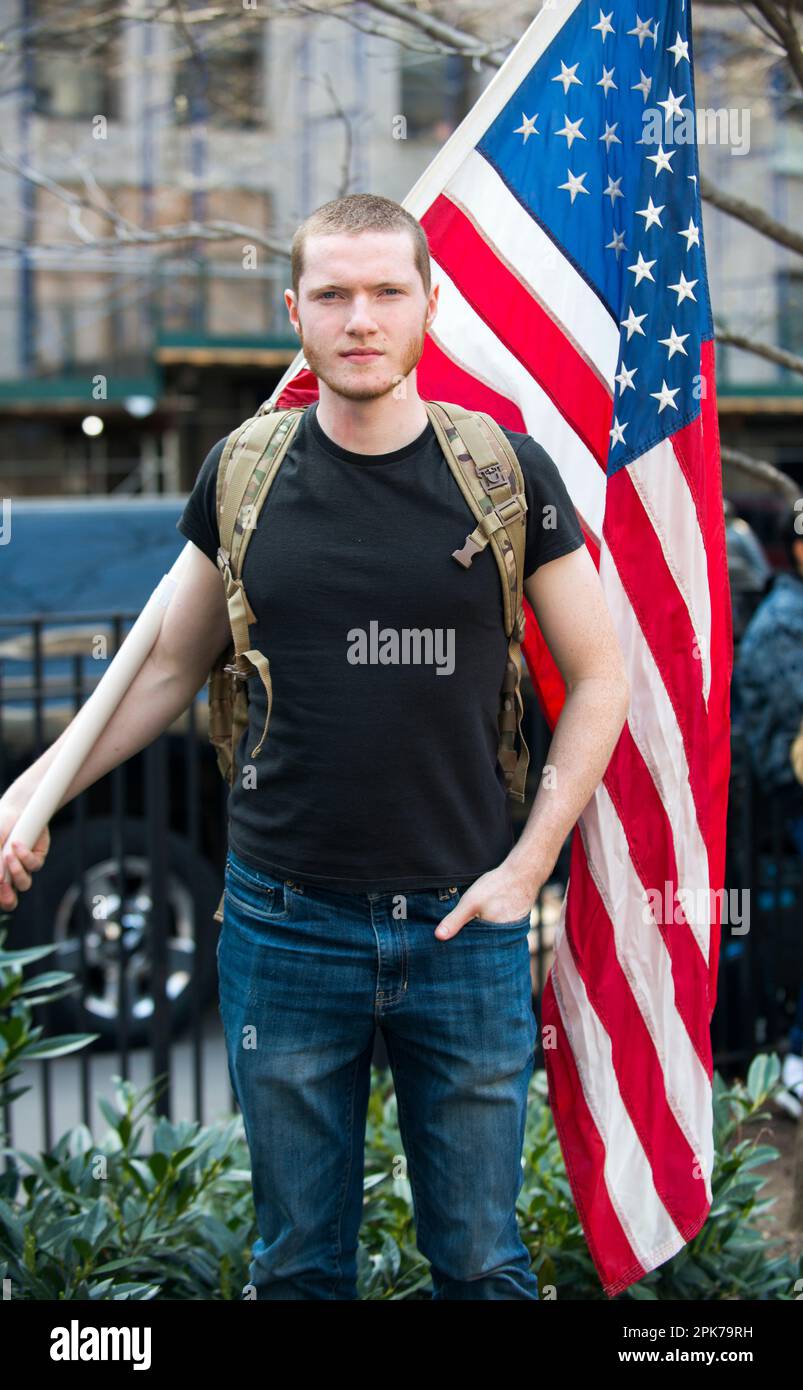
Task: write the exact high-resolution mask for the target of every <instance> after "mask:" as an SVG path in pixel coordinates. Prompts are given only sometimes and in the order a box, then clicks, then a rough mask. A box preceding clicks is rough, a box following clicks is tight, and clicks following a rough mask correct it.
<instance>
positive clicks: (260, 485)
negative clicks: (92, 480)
mask: <svg viewBox="0 0 803 1390" xmlns="http://www.w3.org/2000/svg"><path fill="white" fill-rule="evenodd" d="M302 413H303V412H302V411H301V410H293V411H282V412H263V413H258V414H257V415H255V416H253V417H252V418H251V419H250V420H247V421H246V422H245V425H244V426H243V427H242V428H241V429H239V430H237V431H235V432H234V437H233V438H231V439H230V441H227V444H226V446H225V447H224V451H223V455H222V456H221V460H220V467H219V469H218V476H217V508H218V530H219V535H220V546H219V548H218V553H217V563H218V568H219V569H220V572H221V574H222V576H223V582H224V585H225V590H226V602H227V604H228V610H229V623H230V626H231V631H232V638H233V643H234V654H235V660H234V662H233V663H232V664H230V665H228V666H226V667H224V670H226V671H228V672H229V673H230V674H231V675H232V676H233V677H234V678H235V679H240V680H248V679H249V677H250V676H251V675H252V674H253V671H254V670H256V672H257V673H258V675H259V677H260V679H261V681H262V684H263V685H264V687H265V693H266V696H267V709H266V713H265V722H264V725H263V728H262V734H261V736H260V738H259V742H258V743H257V744H256V745H255V747H254V748H252V749H251V753H250V755H249V756H250V757H252V758H254V757H256V755H257V754H258V753H259V751H260V749H261V747H262V745H263V743H264V742H265V738H266V736H267V732H268V724H269V722H270V715H271V709H272V706H273V683H272V681H271V676H270V663H269V661H268V658H267V657H266V656H265V655H264V654H263V653H262V652H260V651H258V650H257V649H256V648H255V647H252V646H251V645H250V642H251V638H250V634H249V631H248V628H249V625H250V624H251V623H254V622H256V615H255V614H254V612H253V610H252V608H251V605H250V604H249V602H248V599H247V597H246V593H245V589H244V587H243V582H242V577H241V576H242V566H243V560H244V558H245V552H246V550H247V548H248V542H249V540H250V539H251V534H252V532H253V530H254V527H255V524H256V523H255V518H256V516H257V515H258V513H259V507H260V498H261V496H263V495H264V492H266V491H267V486H269V483H270V481H272V478H273V474H274V473H275V472H276V469H277V468H278V467H279V464H280V463H281V461H282V459H283V457H284V455H285V453H286V452H287V449H288V448H289V446H290V443H291V441H292V438H293V435H294V434H295V430H296V428H297V426H298V423H299V421H300V419H301V414H302ZM229 443H231V448H230V449H229ZM227 449H228V450H229V452H228V456H227V453H226V451H227ZM224 464H225V466H224Z"/></svg>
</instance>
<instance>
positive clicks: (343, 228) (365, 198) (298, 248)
mask: <svg viewBox="0 0 803 1390" xmlns="http://www.w3.org/2000/svg"><path fill="white" fill-rule="evenodd" d="M405 230H406V231H408V232H409V233H410V235H411V236H412V238H413V260H414V262H415V266H416V269H417V270H418V273H419V275H420V276H421V279H422V280H423V282H424V289H425V291H426V294H427V298H429V294H430V290H431V288H432V286H431V279H430V266H429V243H428V242H427V234H426V232H425V231H424V228H423V227H422V226H421V223H420V222H419V221H417V219H416V218H415V217H413V215H412V213H409V212H408V211H407V210H406V208H403V207H402V205H401V203H395V202H394V201H393V199H392V198H383V197H381V196H380V195H379V194H377V193H349V194H347V195H346V197H344V198H333V199H332V201H331V202H330V203H324V204H323V206H322V207H319V208H316V210H315V212H311V213H310V215H309V217H307V218H305V219H304V221H303V222H302V223H301V225H300V226H299V227H298V228H297V229H296V232H295V235H294V237H293V243H292V247H291V250H290V271H291V275H292V280H293V291H294V293H295V296H296V300H297V299H298V286H299V282H300V280H301V276H302V274H303V272H304V243H305V242H306V239H307V237H308V236H327V235H330V234H333V233H335V232H400V231H405Z"/></svg>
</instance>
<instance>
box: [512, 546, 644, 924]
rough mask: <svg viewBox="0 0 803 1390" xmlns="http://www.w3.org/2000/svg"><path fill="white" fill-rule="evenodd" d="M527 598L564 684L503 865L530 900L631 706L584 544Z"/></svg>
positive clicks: (529, 585) (547, 570) (530, 588)
mask: <svg viewBox="0 0 803 1390" xmlns="http://www.w3.org/2000/svg"><path fill="white" fill-rule="evenodd" d="M525 593H526V595H527V598H528V600H529V602H530V604H531V605H532V609H533V612H534V614H535V616H536V618H537V619H538V625H539V627H540V629H541V631H542V633H543V635H544V640H545V642H546V644H547V646H548V647H549V650H550V652H551V653H552V656H553V657H554V659H555V663H556V665H557V666H558V669H559V670H560V673H561V675H562V676H563V679H564V681H565V683H566V700H565V703H564V706H563V709H562V710H561V713H560V718H559V719H558V722H557V724H556V725H555V729H554V732H553V735H552V741H551V743H550V745H549V749H548V751H547V756H546V771H547V773H548V775H547V776H545V777H544V779H543V780H542V782H541V785H540V787H539V788H538V792H537V794H536V797H535V800H534V802H533V805H532V808H531V810H530V814H529V816H528V818H527V823H526V825H525V827H524V829H523V830H522V832H521V835H520V836H519V838H518V841H517V842H516V844H515V846H514V847H513V849H512V850H511V852H510V854H509V855H508V856H507V859H506V860H505V867H506V869H508V870H509V871H512V872H513V874H514V875H515V876H517V877H519V879H520V880H521V882H522V883H523V884H525V885H526V887H527V890H528V892H529V891H532V896H533V897H534V896H535V894H536V893H537V892H538V889H539V888H540V886H541V884H542V883H543V882H544V881H545V879H546V878H547V877H548V876H549V874H550V872H551V871H552V869H553V868H554V865H555V861H556V859H557V857H558V855H559V853H560V849H561V846H562V844H563V842H564V840H565V839H566V836H567V835H568V833H569V831H570V830H571V828H572V826H573V825H574V824H575V822H576V821H577V819H578V817H579V815H580V814H581V812H582V811H583V810H584V808H585V807H586V806H587V804H588V802H589V801H590V800H591V797H592V795H593V793H594V791H595V789H596V788H597V786H598V785H599V783H600V781H601V780H602V777H603V774H604V772H605V769H606V768H607V766H608V763H609V762H610V760H611V755H612V753H613V750H614V748H615V747H616V743H617V741H618V738H619V735H620V733H621V732H622V728H623V726H624V723H625V720H626V719H627V711H628V707H629V703H630V687H629V684H628V679H627V674H626V671H625V664H624V657H623V655H622V649H621V646H620V644H619V639H618V637H617V636H616V631H615V629H614V626H613V622H612V620H611V616H610V612H609V609H608V605H607V603H606V600H605V595H604V592H603V589H602V585H601V583H600V579H599V575H598V573H597V570H596V567H595V565H594V561H593V560H592V559H591V556H590V554H589V552H588V549H587V548H586V546H583V547H582V548H581V549H579V550H573V551H572V552H571V553H570V554H569V555H562V556H561V557H560V558H559V559H557V560H550V561H548V562H547V563H546V564H545V565H541V567H540V568H539V569H537V570H536V572H535V574H533V575H531V576H530V578H529V579H528V580H527V581H526V582H525Z"/></svg>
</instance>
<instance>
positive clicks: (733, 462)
mask: <svg viewBox="0 0 803 1390" xmlns="http://www.w3.org/2000/svg"><path fill="white" fill-rule="evenodd" d="M719 454H720V458H721V459H722V462H723V463H727V464H729V465H730V467H731V468H738V470H739V472H740V473H747V474H748V475H749V477H751V478H755V480H756V482H759V483H764V484H765V485H769V486H770V487H771V488H774V489H776V490H777V491H778V492H782V493H784V494H785V496H787V497H788V498H789V500H790V501H792V502H793V501H795V500H796V498H798V497H799V496H800V484H799V483H796V482H795V480H794V478H790V477H789V474H788V473H783V472H781V469H780V468H776V467H775V464H774V463H767V461H766V459H755V458H752V457H751V456H750V455H749V454H743V453H741V452H740V451H739V450H738V449H731V448H730V447H729V445H726V444H722V445H721V446H720V450H719Z"/></svg>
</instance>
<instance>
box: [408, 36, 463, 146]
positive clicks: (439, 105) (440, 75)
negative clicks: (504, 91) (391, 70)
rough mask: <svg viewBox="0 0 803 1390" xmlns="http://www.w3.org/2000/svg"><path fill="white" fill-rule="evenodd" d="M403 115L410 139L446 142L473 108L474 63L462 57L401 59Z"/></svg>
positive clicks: (441, 55) (411, 56) (442, 55)
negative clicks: (472, 64) (472, 65)
mask: <svg viewBox="0 0 803 1390" xmlns="http://www.w3.org/2000/svg"><path fill="white" fill-rule="evenodd" d="M399 76H400V96H401V114H402V115H403V116H404V118H405V120H406V122H407V135H408V137H412V138H417V139H419V140H436V141H438V142H441V141H443V140H446V139H447V138H448V137H449V136H450V135H451V133H452V131H453V130H456V129H457V127H458V126H459V124H460V122H461V121H462V119H463V117H464V116H466V115H467V114H468V112H469V110H470V109H471V106H472V87H473V82H472V78H473V70H472V67H471V59H470V58H466V57H464V55H463V54H461V53H435V54H421V53H412V52H409V51H408V50H405V49H402V51H401V55H400V74H399Z"/></svg>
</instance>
